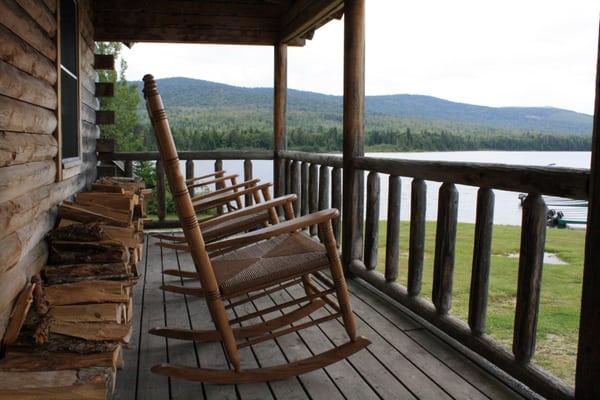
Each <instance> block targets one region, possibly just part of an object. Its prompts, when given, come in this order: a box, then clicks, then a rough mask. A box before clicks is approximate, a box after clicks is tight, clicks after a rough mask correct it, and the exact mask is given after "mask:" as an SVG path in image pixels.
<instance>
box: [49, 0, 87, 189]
mask: <svg viewBox="0 0 600 400" xmlns="http://www.w3.org/2000/svg"><path fill="white" fill-rule="evenodd" d="M63 1H72V2H73V5H74V6H75V11H74V23H75V26H74V30H75V32H74V33H75V44H74V46H75V74H73V71H70V70H69V69H68V68H67V67H65V66H63V64H62V57H61V53H62V41H61V40H62V32H61V30H62V29H61V7H62V2H63ZM79 12H80V10H79V1H78V0H57V7H56V26H57V29H56V43H55V45H56V70H57V71H56V72H57V79H56V93H57V100H58V102H57V103H58V106H57V108H56V120H57V127H56V135H55V138H56V141H57V145H58V153H57V155H56V181H57V182H60V181H62V180H64V179H66V178H67V177H66V176H65V174H63V172H64V170H70V169H73V171H71V173H69V174H68V175H69V177H70V176H73V175H76V174H77V173H79V168H80V165H81V164H82V135H81V133H82V121H81V54H80V45H81V43H80V41H81V31H80V23H79V22H80V18H79ZM63 71H64V72H65V74H67V75H69V76H70V77H72V78H73V79H74V80H75V83H76V88H77V90H76V94H75V103H76V108H75V115H76V120H77V122H76V127H77V128H76V129H77V131H76V132H75V137H76V139H77V155H76V156H71V157H63V129H62V122H63V121H62V111H63V106H62V101H63V93H62V73H63ZM73 172H75V173H73Z"/></svg>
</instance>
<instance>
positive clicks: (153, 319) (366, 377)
mask: <svg viewBox="0 0 600 400" xmlns="http://www.w3.org/2000/svg"><path fill="white" fill-rule="evenodd" d="M154 242H155V239H153V238H151V237H148V245H147V251H146V252H145V258H144V260H143V261H142V264H141V265H144V266H145V267H144V269H145V274H144V276H143V277H142V278H141V281H140V282H139V283H138V285H137V286H136V287H135V289H134V290H135V312H136V315H135V319H134V338H133V340H132V343H131V344H130V346H128V348H126V349H125V351H124V357H125V367H124V369H123V370H122V371H120V372H119V375H118V378H117V393H116V399H119V400H122V399H187V398H194V399H203V400H204V399H205V400H213V399H214V400H217V399H218V400H221V399H286V400H287V399H294V400H307V399H326V400H337V399H358V398H360V399H451V398H454V399H459V398H460V399H513V398H515V399H516V398H522V397H521V396H520V395H519V394H518V393H517V392H515V391H514V390H513V389H511V388H510V387H508V386H507V385H506V384H504V383H503V382H502V381H500V380H498V379H497V378H496V377H494V376H492V375H491V374H490V373H489V372H487V371H486V370H484V369H483V368H481V367H479V366H478V365H476V364H475V363H473V362H472V361H471V360H470V359H468V358H467V357H465V356H464V355H463V354H461V353H460V352H459V351H457V350H456V349H454V348H452V347H451V346H449V345H447V344H446V343H445V342H443V341H442V340H440V339H438V338H437V337H435V336H434V335H433V334H432V333H431V332H429V331H428V330H427V329H426V328H425V327H423V326H421V325H420V324H419V323H418V322H417V321H415V320H414V319H413V318H412V317H411V316H409V315H408V314H406V313H405V312H404V311H402V310H401V309H400V308H398V307H396V306H394V305H392V304H390V303H389V302H387V301H386V300H385V299H384V298H382V297H380V296H377V295H375V294H374V293H372V292H371V291H370V290H367V289H365V288H364V287H363V286H362V285H361V284H357V283H353V282H351V283H350V284H349V287H350V291H351V297H352V305H353V307H354V311H355V314H356V316H357V325H358V330H359V334H361V335H364V336H366V337H368V338H369V339H371V341H372V342H373V343H372V345H371V346H369V347H368V348H367V349H366V350H364V351H361V352H360V353H357V354H354V355H353V356H352V357H350V358H349V359H347V360H344V361H342V362H339V363H337V364H334V365H331V366H329V367H327V368H324V369H321V370H317V371H313V372H311V373H308V374H304V375H301V376H299V377H296V378H291V379H287V380H283V381H277V382H269V383H265V384H255V385H237V386H233V385H231V386H227V385H210V384H206V385H202V384H200V383H198V382H188V381H183V380H170V381H169V380H168V379H166V378H163V377H160V376H157V375H154V374H152V373H151V372H150V368H151V367H152V365H155V364H158V363H161V362H167V361H170V362H172V363H177V364H184V365H191V366H198V365H199V366H202V367H209V368H227V359H226V357H225V353H224V351H223V348H222V346H221V345H220V344H217V343H194V342H186V341H179V340H172V339H169V340H168V341H167V340H165V339H162V338H158V337H153V336H151V335H149V334H148V333H147V331H148V329H149V328H151V327H153V326H155V325H159V326H160V325H164V324H167V325H169V326H171V327H184V328H192V329H212V328H213V325H212V322H211V321H210V317H209V314H208V310H207V307H206V304H205V303H204V300H203V299H201V298H196V297H190V296H183V295H177V294H170V293H165V294H163V293H162V291H161V290H160V289H159V286H160V285H161V284H162V283H163V281H164V282H165V283H183V284H184V285H194V286H197V285H198V282H197V281H191V280H181V279H179V278H175V277H170V276H163V275H162V273H161V272H162V269H164V268H173V267H174V268H180V269H182V270H192V269H193V267H192V261H191V257H190V256H189V254H187V253H181V252H179V253H178V252H176V251H174V250H169V249H163V250H162V252H161V248H159V247H157V246H154V245H153V243H154ZM301 295H302V289H301V288H300V287H298V286H296V287H291V288H289V289H287V290H284V291H280V292H277V293H273V294H270V295H268V296H263V297H261V298H258V299H255V300H253V301H252V302H250V303H247V304H245V305H241V306H236V307H235V308H234V310H231V311H230V312H231V316H234V315H236V316H241V315H245V314H248V313H252V312H254V311H256V310H258V309H264V308H267V307H270V306H272V305H274V304H276V303H282V302H284V301H288V300H290V299H291V298H292V297H298V296H301ZM295 307H297V306H295ZM319 312H320V313H321V314H317V313H314V314H313V315H312V316H310V317H308V318H307V319H304V320H302V321H299V322H297V323H302V322H305V321H307V320H309V319H310V318H318V317H319V315H324V314H323V313H326V312H331V310H327V311H326V310H320V311H319ZM278 315H281V311H277V312H273V313H271V314H267V315H264V316H263V317H260V318H259V319H257V320H253V321H246V322H244V324H251V323H256V322H259V321H260V320H266V319H270V318H273V317H276V316H278ZM346 338H347V337H346V333H345V331H344V329H343V326H342V324H341V323H340V322H339V321H337V320H333V321H330V322H327V323H325V324H322V325H321V326H318V327H311V328H309V329H306V330H303V331H301V332H299V333H293V334H290V335H286V336H282V337H279V338H277V339H276V340H275V341H274V342H264V343H260V344H258V345H255V346H252V347H250V348H246V349H244V350H243V352H242V359H243V360H244V361H243V363H244V364H243V366H244V367H247V368H252V367H257V366H273V365H278V364H285V363H286V362H290V361H294V360H298V359H302V358H306V357H310V356H311V355H314V354H317V353H320V352H322V351H325V350H328V349H330V348H332V347H333V345H334V344H339V343H341V342H343V341H345V340H346Z"/></svg>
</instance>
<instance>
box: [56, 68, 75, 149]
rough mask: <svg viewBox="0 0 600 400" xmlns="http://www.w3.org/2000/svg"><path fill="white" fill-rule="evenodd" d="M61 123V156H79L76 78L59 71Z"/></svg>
mask: <svg viewBox="0 0 600 400" xmlns="http://www.w3.org/2000/svg"><path fill="white" fill-rule="evenodd" d="M60 79H61V81H60V90H61V96H62V97H61V104H62V108H61V124H62V139H63V140H62V156H63V158H70V157H77V156H79V140H78V139H79V138H78V136H79V135H78V134H77V132H79V126H78V125H79V121H78V120H77V80H76V79H73V78H72V77H71V76H70V75H69V74H68V73H67V72H66V71H64V70H62V71H61V77H60Z"/></svg>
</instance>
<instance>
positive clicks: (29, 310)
mask: <svg viewBox="0 0 600 400" xmlns="http://www.w3.org/2000/svg"><path fill="white" fill-rule="evenodd" d="M148 194H149V192H148V191H147V190H146V189H145V188H144V184H143V182H141V181H140V180H138V179H131V178H103V179H101V180H99V181H98V182H97V183H95V184H93V187H92V191H90V192H85V193H79V194H77V195H76V196H75V199H74V201H73V202H67V201H65V202H63V204H61V205H60V206H59V223H58V226H57V227H56V229H54V230H52V231H51V232H50V233H49V234H48V235H47V241H48V247H49V256H48V263H47V265H46V267H45V268H44V269H43V270H42V276H43V280H42V277H40V276H35V277H34V278H33V279H32V281H31V282H30V283H29V284H27V285H26V287H25V288H24V289H23V290H22V291H21V293H20V294H19V296H18V298H17V300H16V301H15V305H14V307H13V310H12V313H11V317H10V322H9V326H8V328H7V330H6V334H5V336H4V338H3V339H2V348H3V352H4V357H3V358H2V359H1V360H0V399H2V398H10V399H31V398H52V399H71V398H86V399H88V398H89V399H105V398H110V397H111V396H112V394H113V391H114V385H115V377H116V369H117V368H120V367H121V366H122V364H123V360H122V355H121V346H122V345H127V343H129V341H130V338H131V335H132V324H131V321H132V317H133V300H132V297H131V292H132V290H131V288H132V287H133V286H134V285H135V284H136V282H137V278H138V276H139V271H138V268H137V266H138V263H139V261H140V259H141V257H142V249H143V246H142V244H143V243H142V242H143V237H144V236H143V217H144V216H145V208H144V197H145V196H147V195H148ZM6 396H8V397H6Z"/></svg>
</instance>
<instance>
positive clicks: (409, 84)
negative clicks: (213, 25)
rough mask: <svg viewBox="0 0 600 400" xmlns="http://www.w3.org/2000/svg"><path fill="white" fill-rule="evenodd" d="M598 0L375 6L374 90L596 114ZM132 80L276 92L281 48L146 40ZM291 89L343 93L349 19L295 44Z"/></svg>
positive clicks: (370, 78)
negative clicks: (147, 77) (179, 79)
mask: <svg viewBox="0 0 600 400" xmlns="http://www.w3.org/2000/svg"><path fill="white" fill-rule="evenodd" d="M599 15H600V3H598V2H597V1H596V0H576V1H564V0H527V1H522V0H505V1H503V2H487V1H484V2H482V1H475V0H453V1H451V2H448V1H443V0H423V1H419V2H400V1H396V0H372V1H368V2H367V23H366V26H367V42H366V46H367V62H366V68H367V69H366V71H367V72H366V91H367V94H370V95H374V94H395V93H413V94H426V95H432V96H437V97H442V98H445V99H449V100H454V101H460V102H466V103H473V104H481V105H488V106H554V107H560V108H567V109H571V110H575V111H579V112H584V113H588V114H591V113H592V112H593V101H594V87H595V84H594V82H595V67H596V56H597V55H596V52H597V48H598V46H597V43H598V42H597V40H598V17H599ZM123 55H124V57H125V58H126V59H127V62H128V64H129V71H128V74H127V76H128V79H135V80H138V79H141V77H142V76H143V75H144V74H145V73H148V72H151V73H153V74H154V75H155V76H156V77H159V78H161V77H169V76H186V77H192V78H198V79H205V80H211V81H217V82H223V83H228V84H232V85H238V86H246V87H257V86H263V87H272V85H273V82H272V80H273V49H272V48H271V47H260V46H215V45H182V44H144V43H138V44H136V45H135V46H134V47H133V49H132V50H125V51H124V52H123ZM288 74H289V77H288V81H289V82H288V86H289V87H290V88H295V89H302V90H310V91H316V92H321V93H327V94H341V93H342V91H343V21H333V22H330V23H329V24H328V25H326V26H324V27H322V28H321V29H319V30H318V31H317V32H316V34H315V37H314V39H313V40H312V41H309V42H307V45H306V46H305V47H303V48H290V50H289V65H288Z"/></svg>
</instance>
